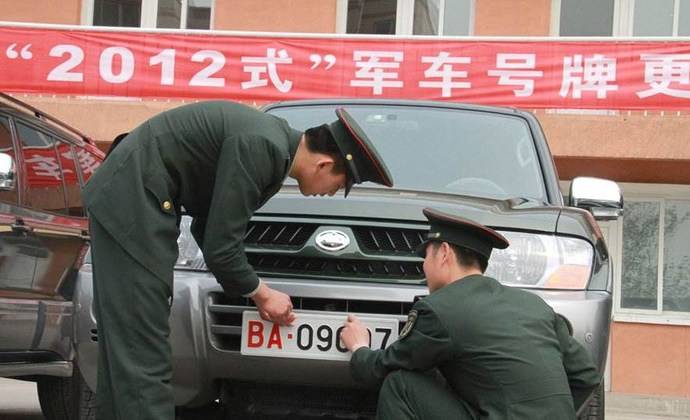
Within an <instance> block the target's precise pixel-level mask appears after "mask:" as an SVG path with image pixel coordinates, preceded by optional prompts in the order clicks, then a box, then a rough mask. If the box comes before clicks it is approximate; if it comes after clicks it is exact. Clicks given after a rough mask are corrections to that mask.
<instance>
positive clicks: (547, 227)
mask: <svg viewBox="0 0 690 420" xmlns="http://www.w3.org/2000/svg"><path fill="white" fill-rule="evenodd" d="M425 207H432V208H435V209H438V210H441V211H446V212H450V213H456V214H458V215H460V216H463V217H467V218H469V219H472V220H474V221H476V222H479V223H481V224H484V225H487V226H491V227H493V228H496V229H507V230H522V231H524V230H528V231H535V232H544V233H554V232H556V225H557V222H558V216H559V213H560V211H561V209H560V207H554V206H547V205H545V204H544V203H541V202H538V201H534V200H529V199H523V198H515V199H507V200H494V199H489V198H479V197H470V196H462V195H452V194H439V193H421V192H414V191H400V190H390V189H378V188H367V189H364V188H360V189H359V190H358V191H352V192H351V193H350V195H349V196H348V198H347V199H345V198H343V197H342V196H337V197H327V198H322V197H304V196H302V195H301V194H300V192H299V190H298V189H297V187H294V186H285V187H283V189H282V190H281V192H280V193H278V194H276V195H275V196H274V197H273V198H271V199H270V200H269V201H268V203H266V205H264V206H263V207H262V208H261V209H259V211H258V212H257V213H256V215H257V216H268V215H271V216H288V215H292V216H307V217H318V218H332V217H335V218H347V219H375V220H387V221H396V222H419V223H421V224H424V225H426V224H427V220H426V218H425V217H424V215H423V214H422V209H424V208H425Z"/></svg>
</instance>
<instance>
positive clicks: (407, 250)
mask: <svg viewBox="0 0 690 420" xmlns="http://www.w3.org/2000/svg"><path fill="white" fill-rule="evenodd" d="M352 231H353V232H354V233H355V236H356V237H357V242H358V243H359V246H360V247H361V248H362V250H363V251H365V252H369V253H380V254H393V255H396V254H405V255H408V254H409V255H414V253H415V250H416V249H417V246H419V244H421V243H422V242H424V240H425V238H426V231H424V230H417V229H395V228H380V227H363V226H357V227H353V228H352Z"/></svg>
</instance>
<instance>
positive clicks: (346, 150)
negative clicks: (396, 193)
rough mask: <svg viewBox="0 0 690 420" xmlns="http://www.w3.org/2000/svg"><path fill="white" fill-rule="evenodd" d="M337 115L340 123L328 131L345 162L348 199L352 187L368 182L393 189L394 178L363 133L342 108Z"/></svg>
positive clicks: (329, 126) (337, 122) (333, 123)
mask: <svg viewBox="0 0 690 420" xmlns="http://www.w3.org/2000/svg"><path fill="white" fill-rule="evenodd" d="M335 114H336V115H337V116H338V119H337V120H336V121H334V122H332V123H331V124H329V125H328V129H329V130H330V132H331V134H332V135H333V138H334V139H335V143H336V145H337V146H338V149H339V150H340V153H341V154H342V155H343V157H344V158H345V167H346V169H347V184H346V185H345V197H347V195H348V194H349V193H350V190H351V189H352V185H354V184H361V183H362V182H366V181H371V182H375V183H377V184H382V185H385V186H387V187H392V186H393V177H392V176H391V174H390V172H389V171H388V168H387V167H386V164H385V163H384V162H383V159H381V156H379V154H378V152H377V151H376V148H375V147H374V145H373V144H372V143H371V141H370V140H369V137H367V135H366V133H364V130H362V128H361V127H360V126H359V124H357V122H356V121H355V119H354V118H352V115H350V114H349V113H348V112H347V111H346V110H344V109H343V108H338V109H336V110H335Z"/></svg>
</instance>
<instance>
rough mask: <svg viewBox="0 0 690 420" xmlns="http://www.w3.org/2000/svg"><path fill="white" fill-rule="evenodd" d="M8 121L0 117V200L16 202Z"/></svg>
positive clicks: (14, 172)
mask: <svg viewBox="0 0 690 420" xmlns="http://www.w3.org/2000/svg"><path fill="white" fill-rule="evenodd" d="M14 156H15V155H14V146H13V145H12V131H11V130H10V121H9V120H8V119H7V118H5V117H0V202H4V203H10V204H16V203H17V184H16V183H17V179H16V178H17V171H16V166H15V160H14Z"/></svg>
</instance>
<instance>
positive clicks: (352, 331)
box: [340, 314, 369, 353]
mask: <svg viewBox="0 0 690 420" xmlns="http://www.w3.org/2000/svg"><path fill="white" fill-rule="evenodd" d="M340 338H341V339H342V340H343V343H344V344H345V347H347V349H348V350H350V351H351V352H353V353H354V352H355V351H357V349H358V348H360V347H369V331H367V327H365V326H364V324H362V322H361V321H360V320H359V319H358V318H357V317H356V316H354V315H352V314H350V315H348V316H347V321H346V322H345V328H343V331H342V332H341V333H340Z"/></svg>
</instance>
